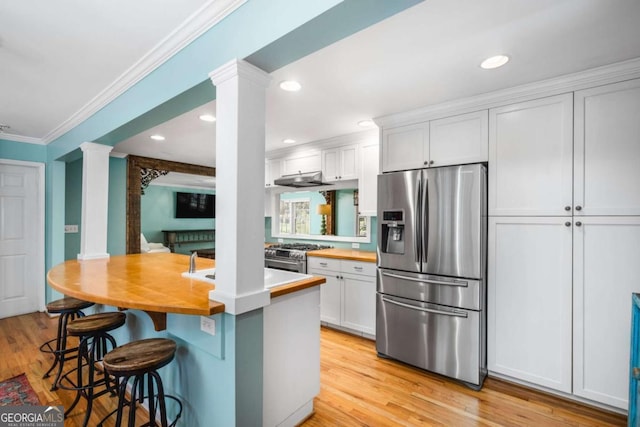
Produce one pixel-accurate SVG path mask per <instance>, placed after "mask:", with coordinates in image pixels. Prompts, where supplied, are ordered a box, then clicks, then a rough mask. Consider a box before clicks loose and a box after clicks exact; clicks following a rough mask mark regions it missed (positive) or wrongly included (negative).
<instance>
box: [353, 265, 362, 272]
mask: <svg viewBox="0 0 640 427" xmlns="http://www.w3.org/2000/svg"><path fill="white" fill-rule="evenodd" d="M353 269H354V270H358V271H362V267H359V266H357V265H355V266H353Z"/></svg>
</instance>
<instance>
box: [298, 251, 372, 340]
mask: <svg viewBox="0 0 640 427" xmlns="http://www.w3.org/2000/svg"><path fill="white" fill-rule="evenodd" d="M307 267H308V268H307V273H308V274H314V275H319V276H324V277H325V278H326V279H327V282H326V283H324V284H323V285H321V287H320V320H322V321H323V322H326V323H328V324H330V325H333V326H339V327H342V328H348V329H349V330H352V331H355V332H361V333H363V334H366V335H368V336H374V335H375V333H376V265H375V264H374V263H370V262H360V261H349V260H340V259H335V258H320V257H309V258H308V259H307Z"/></svg>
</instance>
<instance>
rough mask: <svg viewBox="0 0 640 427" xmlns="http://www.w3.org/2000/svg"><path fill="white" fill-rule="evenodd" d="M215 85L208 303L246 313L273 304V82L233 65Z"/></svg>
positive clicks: (220, 72) (217, 74) (216, 74)
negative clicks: (269, 135)
mask: <svg viewBox="0 0 640 427" xmlns="http://www.w3.org/2000/svg"><path fill="white" fill-rule="evenodd" d="M209 77H210V78H211V81H212V82H213V84H214V85H215V86H216V111H217V120H216V289H215V290H213V291H211V292H210V294H209V298H210V299H213V300H216V301H219V302H222V303H224V304H225V307H226V312H227V313H231V314H241V313H245V312H248V311H251V310H255V309H257V308H260V307H264V306H266V305H268V304H269V303H270V292H269V290H266V289H265V288H264V182H263V181H264V158H265V89H266V87H267V86H268V84H269V81H270V80H271V77H270V76H269V75H268V74H267V73H265V72H264V71H262V70H260V69H259V68H256V67H254V66H253V65H251V64H249V63H247V62H245V61H242V60H237V59H235V60H232V61H230V62H228V63H227V64H225V65H223V66H221V67H220V68H218V69H217V70H214V71H213V72H211V73H210V74H209Z"/></svg>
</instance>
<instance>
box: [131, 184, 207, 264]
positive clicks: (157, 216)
mask: <svg viewBox="0 0 640 427" xmlns="http://www.w3.org/2000/svg"><path fill="white" fill-rule="evenodd" d="M176 192H182V193H205V194H215V191H214V190H205V189H193V188H182V187H165V186H160V185H150V186H148V187H147V188H146V189H145V190H144V193H145V194H144V196H142V200H141V208H140V222H141V228H142V234H144V237H145V238H146V239H147V241H148V242H157V243H162V242H163V241H164V234H163V233H162V230H204V229H211V228H214V229H215V228H216V220H215V218H214V219H210V218H176ZM214 247H215V243H210V242H204V243H193V244H185V245H180V246H176V248H175V251H176V252H177V253H184V254H190V253H191V251H190V250H191V249H201V248H214Z"/></svg>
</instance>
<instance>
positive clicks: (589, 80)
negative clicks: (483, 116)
mask: <svg viewBox="0 0 640 427" xmlns="http://www.w3.org/2000/svg"><path fill="white" fill-rule="evenodd" d="M635 78H640V58H634V59H630V60H627V61H623V62H617V63H615V64H610V65H604V66H601V67H597V68H592V69H589V70H585V71H580V72H577V73H572V74H566V75H564V76H560V77H554V78H550V79H546V80H541V81H538V82H534V83H527V84H524V85H520V86H516V87H513V88H509V89H502V90H497V91H494V92H489V93H485V94H482V95H477V96H471V97H468V98H462V99H456V100H452V101H447V102H443V103H440V104H436V105H429V106H425V107H421V108H417V109H414V110H410V111H405V112H402V113H395V114H389V115H386V116H380V117H376V118H374V119H373V120H374V122H375V123H376V124H377V125H378V126H379V127H382V128H392V127H396V126H403V125H409V124H413V123H420V122H425V121H429V120H433V119H440V118H444V117H448V116H454V115H458V114H465V113H471V112H473V111H478V110H483V109H488V108H494V107H500V106H502V105H507V104H514V103H517V102H522V101H528V100H531V99H535V98H542V97H546V96H552V95H558V94H561V93H566V92H573V91H576V90H581V89H588V88H591V87H594V86H601V85H605V84H609V83H616V82H620V81H624V80H631V79H635Z"/></svg>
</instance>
